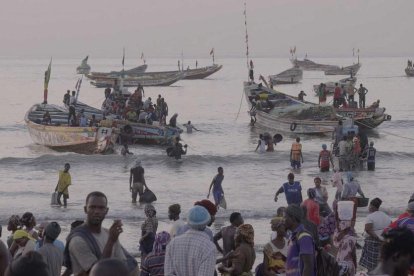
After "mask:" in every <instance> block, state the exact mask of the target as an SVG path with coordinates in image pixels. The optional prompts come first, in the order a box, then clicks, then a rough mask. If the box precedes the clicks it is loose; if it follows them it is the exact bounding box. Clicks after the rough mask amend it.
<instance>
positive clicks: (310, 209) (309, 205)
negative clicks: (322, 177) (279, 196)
mask: <svg viewBox="0 0 414 276" xmlns="http://www.w3.org/2000/svg"><path fill="white" fill-rule="evenodd" d="M315 197H316V192H315V189H313V188H309V189H308V199H306V200H305V201H304V202H302V204H301V206H305V207H306V210H307V212H306V218H307V219H308V220H310V221H312V222H313V223H315V225H316V226H318V225H319V224H320V223H321V218H320V215H319V203H318V202H316V200H315Z"/></svg>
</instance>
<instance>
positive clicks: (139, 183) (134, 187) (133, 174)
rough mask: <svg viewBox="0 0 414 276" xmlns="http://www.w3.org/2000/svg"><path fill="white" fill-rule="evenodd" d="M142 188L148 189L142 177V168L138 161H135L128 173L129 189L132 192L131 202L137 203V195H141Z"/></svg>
mask: <svg viewBox="0 0 414 276" xmlns="http://www.w3.org/2000/svg"><path fill="white" fill-rule="evenodd" d="M144 188H145V189H148V187H147V183H145V178H144V168H143V167H142V166H141V162H140V161H136V162H135V165H134V167H133V168H131V170H130V174H129V191H130V192H131V193H132V203H137V196H138V195H139V196H140V197H141V195H142V194H143V193H144Z"/></svg>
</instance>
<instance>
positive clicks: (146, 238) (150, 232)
mask: <svg viewBox="0 0 414 276" xmlns="http://www.w3.org/2000/svg"><path fill="white" fill-rule="evenodd" d="M144 212H145V215H146V217H147V218H146V219H145V221H144V223H143V224H142V225H141V239H140V240H139V249H140V251H141V263H143V261H144V260H145V257H146V256H147V255H148V254H149V253H150V252H151V251H152V248H153V245H154V241H155V233H157V229H158V219H157V217H156V215H157V211H156V210H155V208H154V206H152V205H151V204H147V205H145V208H144Z"/></svg>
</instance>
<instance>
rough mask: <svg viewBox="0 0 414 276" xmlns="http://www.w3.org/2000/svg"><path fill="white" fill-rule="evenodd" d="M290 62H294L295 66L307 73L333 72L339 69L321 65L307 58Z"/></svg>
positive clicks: (334, 66)
mask: <svg viewBox="0 0 414 276" xmlns="http://www.w3.org/2000/svg"><path fill="white" fill-rule="evenodd" d="M290 61H291V62H292V64H293V66H295V67H298V68H300V69H302V70H305V71H326V70H333V69H338V68H339V66H336V65H326V64H319V63H316V62H314V61H312V60H310V59H307V58H305V59H303V60H298V59H297V58H294V59H293V58H292V59H290Z"/></svg>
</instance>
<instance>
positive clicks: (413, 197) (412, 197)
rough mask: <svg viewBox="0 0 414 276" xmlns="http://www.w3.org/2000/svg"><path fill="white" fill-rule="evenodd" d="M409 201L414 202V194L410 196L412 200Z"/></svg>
mask: <svg viewBox="0 0 414 276" xmlns="http://www.w3.org/2000/svg"><path fill="white" fill-rule="evenodd" d="M409 201H414V193H413V194H412V195H411V196H410V200H409Z"/></svg>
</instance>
